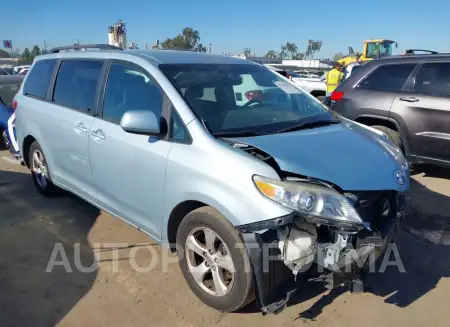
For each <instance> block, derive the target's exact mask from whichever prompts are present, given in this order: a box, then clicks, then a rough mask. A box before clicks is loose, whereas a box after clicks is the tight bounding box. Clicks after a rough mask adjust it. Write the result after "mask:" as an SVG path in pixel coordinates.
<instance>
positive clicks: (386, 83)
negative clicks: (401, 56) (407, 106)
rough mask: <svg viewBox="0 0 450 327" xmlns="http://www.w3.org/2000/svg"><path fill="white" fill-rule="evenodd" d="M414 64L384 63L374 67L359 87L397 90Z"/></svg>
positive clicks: (400, 87) (401, 86)
mask: <svg viewBox="0 0 450 327" xmlns="http://www.w3.org/2000/svg"><path fill="white" fill-rule="evenodd" d="M414 67H416V65H415V64H396V65H384V66H380V67H378V68H376V69H375V70H374V71H373V72H372V73H371V74H370V75H369V76H367V77H366V78H365V79H364V80H363V81H362V82H361V84H359V87H360V88H363V89H374V90H388V91H399V90H401V89H402V88H403V85H404V84H405V82H406V80H407V79H408V77H409V75H410V74H411V72H412V71H413V69H414Z"/></svg>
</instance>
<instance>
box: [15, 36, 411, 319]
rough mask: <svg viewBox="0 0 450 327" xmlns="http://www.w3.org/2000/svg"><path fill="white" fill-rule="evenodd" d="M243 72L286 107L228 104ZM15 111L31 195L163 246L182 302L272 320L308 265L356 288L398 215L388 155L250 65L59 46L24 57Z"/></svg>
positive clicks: (404, 177)
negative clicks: (65, 199)
mask: <svg viewBox="0 0 450 327" xmlns="http://www.w3.org/2000/svg"><path fill="white" fill-rule="evenodd" d="M80 47H81V48H84V49H85V50H86V51H83V52H81V51H65V50H67V49H74V48H75V49H78V48H80ZM91 47H96V48H98V49H99V50H100V51H90V49H89V48H91ZM247 75H250V76H251V77H252V80H254V81H256V82H258V81H264V82H263V83H262V84H264V87H269V86H270V87H271V88H273V89H276V88H278V92H279V93H280V94H281V93H283V94H284V96H285V97H286V98H287V102H288V103H290V105H289V106H278V105H276V104H274V103H270V102H269V103H268V102H265V101H264V99H259V98H256V99H254V100H253V101H251V102H247V103H245V104H244V105H239V104H238V103H237V101H236V97H235V90H234V89H233V88H234V87H236V86H239V85H241V84H243V79H244V77H245V76H247ZM269 81H270V83H271V85H269V84H270V83H269ZM258 84H260V83H259V82H258ZM244 85H247V84H244ZM248 85H249V86H248V90H242V93H244V94H245V93H246V92H245V91H247V92H248V91H252V90H253V88H254V87H255V85H253V84H248ZM246 87H247V86H246ZM209 89H212V94H214V97H211V98H210V99H205V98H203V96H204V94H205V92H206V90H209ZM208 92H211V91H208ZM15 100H16V102H17V110H16V115H17V124H16V127H17V136H18V143H19V145H20V149H21V153H22V154H23V159H24V163H25V164H26V165H27V166H28V167H29V168H30V169H31V176H32V179H33V182H34V184H35V186H36V188H37V190H38V191H39V192H41V193H42V194H44V195H52V194H54V192H56V191H57V189H58V188H62V189H65V190H68V191H70V192H73V193H75V194H77V195H78V196H80V197H82V198H84V199H86V200H87V201H89V202H90V203H92V204H93V205H95V206H97V207H99V208H102V209H104V210H106V211H108V212H110V213H112V214H113V215H116V216H118V217H121V218H122V219H124V220H125V221H127V222H129V223H130V224H132V225H134V226H137V227H139V228H140V229H141V230H142V231H144V232H146V233H148V234H149V235H151V236H153V237H154V238H155V239H156V240H158V241H159V242H169V244H170V245H171V248H172V249H173V250H176V251H177V254H178V257H179V265H180V268H181V271H182V273H183V276H184V278H185V279H186V281H187V283H188V285H189V287H190V288H191V289H192V291H193V292H194V293H195V294H196V295H197V296H198V297H199V298H200V299H201V300H202V301H203V302H204V303H206V304H208V305H209V306H211V307H214V308H217V309H219V310H221V311H235V310H238V309H239V308H241V307H243V306H245V305H246V304H248V303H250V302H251V301H253V299H254V298H255V297H256V299H257V300H258V303H259V305H260V307H261V308H262V310H263V311H264V312H272V313H274V312H278V311H279V310H281V309H282V308H283V307H284V305H285V304H286V302H287V301H288V299H289V295H290V294H291V293H290V292H288V291H291V289H284V290H285V291H286V293H284V294H281V295H283V298H282V300H281V301H278V300H279V298H278V297H277V295H279V294H280V292H281V291H282V286H283V285H285V286H286V285H288V286H293V283H292V282H293V280H294V279H295V278H307V277H306V276H307V275H311V274H312V272H313V271H314V267H316V265H319V266H320V267H322V268H323V270H324V273H323V274H322V275H320V276H318V277H317V279H316V281H317V280H321V281H323V283H324V286H326V287H328V288H332V287H335V286H338V285H340V284H342V283H344V282H346V281H349V282H350V283H351V285H353V286H352V289H353V290H358V287H357V286H358V285H360V282H361V279H362V276H361V275H360V271H361V269H363V268H364V267H365V266H364V265H362V263H364V262H366V263H367V261H364V260H365V259H366V256H370V258H374V257H377V256H379V255H381V254H382V253H383V252H384V250H385V248H386V247H387V244H388V243H389V242H391V241H393V239H394V237H395V230H396V225H397V224H398V223H399V220H400V219H402V217H403V216H404V212H405V197H404V195H403V194H404V192H405V191H406V190H407V189H408V186H409V175H408V167H407V164H406V161H405V158H404V157H403V155H402V154H401V152H400V151H398V149H397V148H396V147H394V146H393V145H392V143H391V142H389V141H388V140H387V139H385V138H383V137H382V136H380V135H379V134H378V133H373V132H371V131H370V130H369V129H367V128H365V127H364V126H360V125H359V124H355V123H352V122H351V121H347V120H341V119H340V118H339V116H338V115H336V114H335V113H333V112H332V111H330V110H328V109H327V108H326V107H325V106H323V105H322V104H321V103H320V102H318V101H317V100H316V99H314V98H313V97H312V96H311V95H310V94H308V93H306V92H304V91H302V90H301V88H299V87H297V86H296V85H295V84H294V83H292V82H290V81H289V80H287V79H286V78H283V77H282V76H279V75H278V74H275V73H273V72H271V71H269V70H268V69H267V68H265V67H264V66H261V65H259V64H256V63H253V62H250V61H245V60H242V59H239V58H233V57H228V56H216V55H209V54H202V53H197V52H186V51H169V50H164V51H162V50H152V51H143V50H133V51H129V50H121V49H119V48H116V47H112V46H108V45H95V46H81V45H80V46H70V47H66V48H58V49H54V50H51V54H48V55H43V56H38V57H37V58H36V59H35V62H34V64H33V66H32V68H31V71H30V72H29V74H28V75H27V77H26V78H25V81H24V83H23V85H22V88H21V90H20V91H19V93H18V94H17V95H16V97H15ZM361 149H364V151H365V152H366V153H367V155H366V156H361ZM349 247H355V250H354V251H348V248H349ZM269 250H270V251H269ZM371 254H373V256H372V255H371ZM269 255H270V257H271V258H272V260H271V261H269V260H270V258H269V257H268V256H269ZM355 260H358V261H355ZM313 263H314V264H315V265H314V266H313V267H312V268H311V265H312V264H313ZM310 268H311V269H310Z"/></svg>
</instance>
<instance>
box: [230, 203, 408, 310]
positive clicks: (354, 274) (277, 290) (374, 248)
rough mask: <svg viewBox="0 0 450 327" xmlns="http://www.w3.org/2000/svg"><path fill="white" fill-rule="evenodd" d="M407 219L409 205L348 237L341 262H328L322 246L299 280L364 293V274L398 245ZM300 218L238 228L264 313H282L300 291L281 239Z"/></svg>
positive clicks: (281, 219) (286, 218) (286, 217)
mask: <svg viewBox="0 0 450 327" xmlns="http://www.w3.org/2000/svg"><path fill="white" fill-rule="evenodd" d="M405 216H406V206H405V207H404V208H402V209H401V210H399V211H397V212H396V213H395V215H393V216H392V217H390V218H389V219H385V221H383V222H382V223H381V224H378V225H377V228H376V229H375V228H374V229H372V230H368V229H364V230H361V231H359V232H358V233H352V234H348V241H347V244H348V245H350V246H348V247H346V248H345V249H343V250H342V251H341V252H340V253H339V260H336V261H334V262H332V264H328V263H327V255H330V254H329V253H328V252H329V248H328V249H327V248H325V247H324V246H322V245H321V244H320V243H319V244H318V246H317V252H316V260H314V263H313V264H310V265H308V266H307V267H306V268H307V269H306V270H305V269H302V270H301V272H299V274H298V277H299V278H303V279H305V278H306V279H307V280H309V281H316V282H323V285H324V287H325V288H326V289H332V288H334V287H337V286H339V285H342V284H343V283H346V282H349V286H350V290H351V291H352V292H360V291H362V288H363V281H364V274H363V272H364V271H366V270H367V268H368V266H369V265H370V264H371V263H374V262H373V261H375V260H376V259H378V258H379V257H380V256H382V255H383V254H384V253H385V251H386V249H387V247H388V245H389V244H390V243H393V242H394V239H395V236H396V233H397V229H398V227H399V225H400V224H401V222H402V221H403V219H404V218H405ZM298 219H302V218H301V217H298V216H297V215H296V214H295V213H292V214H291V215H288V216H284V217H280V218H278V219H273V220H270V221H267V222H258V223H256V224H251V225H243V226H237V228H238V230H239V231H240V232H241V234H242V237H243V240H244V244H245V248H246V251H247V254H248V255H249V257H250V260H251V264H252V267H253V272H254V282H255V291H256V297H257V301H258V302H259V305H260V307H261V309H262V311H263V313H266V314H267V313H272V314H278V313H279V312H281V311H282V310H283V309H284V308H285V307H286V305H287V303H288V301H289V299H290V297H291V296H292V295H293V294H294V293H295V292H296V291H297V289H298V284H297V283H296V281H295V280H296V277H297V275H296V274H295V276H294V275H293V272H292V270H291V269H289V268H288V267H287V266H286V265H285V262H284V261H283V259H282V256H283V254H282V253H281V250H280V248H279V246H278V243H279V242H280V240H279V239H278V237H277V230H278V229H279V228H282V227H283V226H284V227H285V226H286V225H289V224H294V223H295V221H296V220H298ZM337 234H339V235H341V233H337ZM346 238H347V236H346ZM317 258H318V259H317ZM317 268H318V269H317ZM312 273H315V275H314V277H312V276H311V274H312Z"/></svg>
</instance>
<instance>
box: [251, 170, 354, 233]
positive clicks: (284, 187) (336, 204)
mask: <svg viewBox="0 0 450 327" xmlns="http://www.w3.org/2000/svg"><path fill="white" fill-rule="evenodd" d="M253 181H254V183H255V185H256V187H257V188H258V190H259V191H260V192H261V193H262V194H263V195H264V196H266V197H267V198H269V199H271V200H272V201H275V202H276V203H278V204H281V205H283V206H285V207H287V208H290V209H292V210H295V211H297V212H299V213H300V214H301V215H302V216H303V217H304V218H305V219H307V220H310V221H313V222H322V223H327V222H329V223H331V224H334V223H337V224H345V225H355V224H356V225H363V221H362V219H361V217H360V216H359V214H358V213H357V211H356V209H355V208H354V207H353V205H352V204H351V203H350V201H349V200H348V199H347V198H346V197H345V196H344V195H342V194H340V193H338V192H336V191H335V190H333V189H331V188H328V187H325V186H321V185H315V184H310V183H305V182H284V181H279V180H274V179H269V178H265V177H261V176H256V175H255V176H254V177H253ZM317 218H318V219H317Z"/></svg>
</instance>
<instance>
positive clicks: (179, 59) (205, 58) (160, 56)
mask: <svg viewBox="0 0 450 327" xmlns="http://www.w3.org/2000/svg"><path fill="white" fill-rule="evenodd" d="M95 47H97V49H95ZM74 49H83V51H74ZM91 49H92V50H91ZM61 50H64V51H61ZM50 52H51V53H50V54H47V55H42V56H39V57H38V60H39V59H44V58H45V59H48V58H64V57H70V58H76V57H78V55H79V56H80V57H82V58H88V57H89V55H90V54H95V56H94V57H96V58H99V57H101V58H107V57H109V55H110V54H111V53H112V52H114V53H115V57H117V54H120V53H123V54H124V55H126V56H127V57H128V56H129V55H134V56H137V57H140V58H143V59H147V60H149V61H153V62H154V63H155V64H202V63H205V64H213V63H214V64H247V65H258V64H257V63H254V62H252V61H249V60H246V59H242V58H236V57H231V56H223V55H213V54H207V53H201V52H194V51H182V50H181V51H180V50H159V49H155V50H138V49H124V50H121V49H120V48H116V47H114V46H108V45H89V46H86V48H83V46H81V45H80V46H74V48H72V47H70V46H69V47H61V48H55V49H53V53H52V50H51V51H50Z"/></svg>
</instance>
